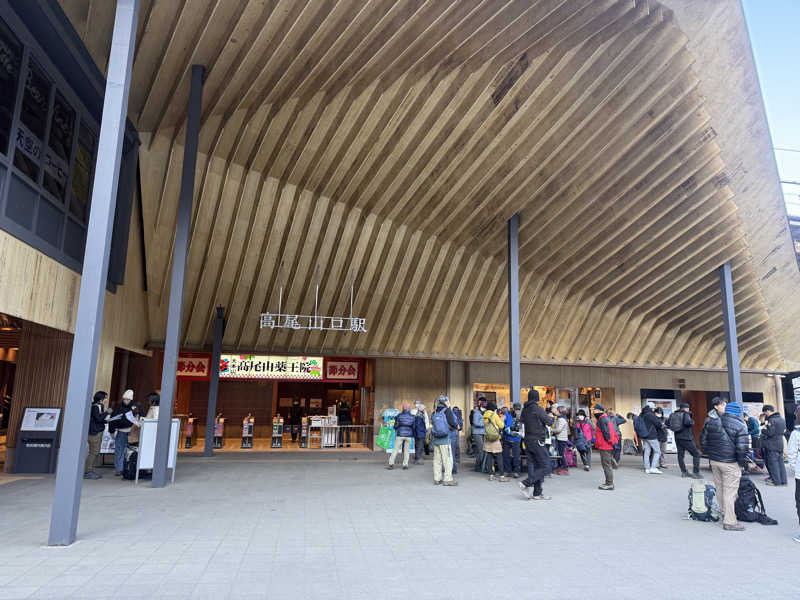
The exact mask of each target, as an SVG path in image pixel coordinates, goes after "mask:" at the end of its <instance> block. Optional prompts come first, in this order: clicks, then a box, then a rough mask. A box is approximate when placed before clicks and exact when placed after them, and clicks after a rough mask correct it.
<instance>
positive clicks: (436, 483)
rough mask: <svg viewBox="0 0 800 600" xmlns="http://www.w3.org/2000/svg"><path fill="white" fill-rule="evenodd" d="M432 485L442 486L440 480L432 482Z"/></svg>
mask: <svg viewBox="0 0 800 600" xmlns="http://www.w3.org/2000/svg"><path fill="white" fill-rule="evenodd" d="M433 485H442V480H441V479H440V480H439V481H434V482H433Z"/></svg>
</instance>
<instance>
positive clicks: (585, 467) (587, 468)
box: [583, 465, 592, 471]
mask: <svg viewBox="0 0 800 600" xmlns="http://www.w3.org/2000/svg"><path fill="white" fill-rule="evenodd" d="M591 468H592V467H590V466H589V465H583V470H584V471H589V470H591Z"/></svg>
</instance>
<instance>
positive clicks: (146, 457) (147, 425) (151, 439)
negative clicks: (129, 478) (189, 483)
mask: <svg viewBox="0 0 800 600" xmlns="http://www.w3.org/2000/svg"><path fill="white" fill-rule="evenodd" d="M141 424H142V430H141V433H140V434H139V459H138V461H137V462H136V483H139V471H142V470H145V469H152V468H153V465H154V464H155V458H156V431H157V430H158V419H142V420H141ZM180 427H181V422H180V419H172V427H170V434H169V453H168V455H167V468H168V469H172V483H175V463H177V461H178V438H179V437H180Z"/></svg>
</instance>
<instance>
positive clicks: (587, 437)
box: [575, 409, 594, 471]
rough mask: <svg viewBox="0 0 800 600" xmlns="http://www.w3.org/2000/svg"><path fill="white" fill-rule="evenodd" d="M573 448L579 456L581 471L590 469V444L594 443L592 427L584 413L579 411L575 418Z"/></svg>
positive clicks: (581, 410)
mask: <svg viewBox="0 0 800 600" xmlns="http://www.w3.org/2000/svg"><path fill="white" fill-rule="evenodd" d="M575 421H576V422H575V447H576V448H577V449H578V454H580V455H581V462H582V463H583V470H584V471H589V470H590V469H591V468H592V442H593V441H594V427H593V426H592V423H591V421H589V419H587V418H586V411H585V410H583V409H580V410H579V411H578V414H577V415H576V416H575Z"/></svg>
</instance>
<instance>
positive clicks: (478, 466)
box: [470, 396, 486, 473]
mask: <svg viewBox="0 0 800 600" xmlns="http://www.w3.org/2000/svg"><path fill="white" fill-rule="evenodd" d="M485 407H486V398H484V397H483V396H481V397H480V398H478V401H477V403H476V404H475V408H474V409H473V410H472V413H471V416H470V424H471V425H472V453H473V454H474V455H475V470H476V471H477V472H478V473H480V472H482V471H483V443H484V442H483V440H484V437H485V435H486V426H485V425H484V423H483V411H484V409H485Z"/></svg>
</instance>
